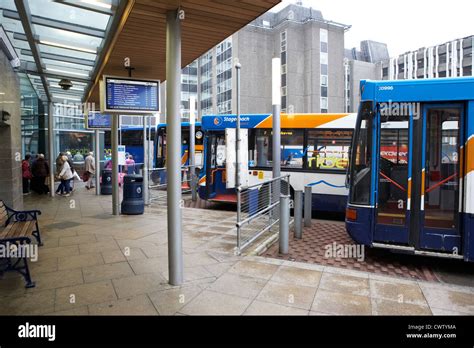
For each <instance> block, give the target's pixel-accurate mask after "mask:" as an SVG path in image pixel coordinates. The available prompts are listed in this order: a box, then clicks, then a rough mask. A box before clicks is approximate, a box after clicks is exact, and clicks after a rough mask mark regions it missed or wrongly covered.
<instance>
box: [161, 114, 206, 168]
mask: <svg viewBox="0 0 474 348" xmlns="http://www.w3.org/2000/svg"><path fill="white" fill-rule="evenodd" d="M189 127H190V124H189V122H182V123H181V165H182V166H187V165H189ZM194 127H195V130H194V131H195V134H194V144H195V146H194V151H195V153H194V156H195V157H194V163H195V164H196V167H197V168H198V169H199V168H201V167H202V158H203V145H202V144H203V139H204V135H203V132H202V130H201V123H200V122H196V124H195V125H194ZM155 154H156V156H155V157H156V161H155V168H164V167H165V166H166V123H160V124H158V126H157V132H156V138H155Z"/></svg>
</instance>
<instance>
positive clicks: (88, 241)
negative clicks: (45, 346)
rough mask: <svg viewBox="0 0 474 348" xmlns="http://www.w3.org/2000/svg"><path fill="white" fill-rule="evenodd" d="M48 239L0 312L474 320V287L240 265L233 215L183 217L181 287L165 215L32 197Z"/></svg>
mask: <svg viewBox="0 0 474 348" xmlns="http://www.w3.org/2000/svg"><path fill="white" fill-rule="evenodd" d="M25 202H26V206H27V208H39V209H41V210H42V211H43V214H42V216H41V219H40V224H41V226H42V232H43V236H44V239H45V245H44V247H42V248H40V254H39V259H38V261H37V262H35V263H33V262H32V263H31V265H32V275H33V278H34V280H35V281H36V284H37V285H36V287H35V288H33V289H25V288H24V282H23V279H22V278H21V277H19V276H18V275H16V274H14V273H8V274H6V275H5V276H4V278H3V279H0V314H2V315H28V314H30V315H31V314H58V315H61V314H62V315H88V314H90V315H119V314H130V315H175V314H183V315H193V314H225V315H231V314H235V315H241V314H245V315H255V314H266V315H308V314H310V315H331V314H338V315H353V314H357V315H359V314H363V315H397V314H402V315H417V314H435V315H438V314H453V315H456V314H474V289H473V288H471V287H461V286H452V285H445V284H439V283H434V282H425V281H418V280H416V281H415V280H407V279H402V278H399V277H387V276H382V275H377V274H373V273H368V272H359V271H351V270H345V269H341V268H336V267H331V266H322V265H315V264H307V263H298V262H292V261H285V260H278V259H269V258H263V257H249V256H245V257H236V256H234V254H233V249H234V246H235V232H234V230H233V229H234V213H232V212H226V211H212V210H202V209H192V208H184V209H183V222H184V241H183V248H184V253H185V254H184V266H185V270H184V272H185V283H184V285H183V286H181V287H172V286H170V285H169V284H168V283H167V230H166V228H167V226H166V211H165V208H163V207H160V206H153V207H151V208H148V209H147V210H146V212H145V214H144V215H141V216H119V217H113V216H111V215H110V211H111V199H110V197H104V196H101V197H96V196H95V195H94V194H93V193H92V192H85V191H83V190H82V189H80V188H78V190H77V191H76V193H75V194H74V195H73V196H71V197H68V198H65V197H56V198H54V199H51V198H48V197H41V198H39V197H35V196H28V197H27V198H26V199H25Z"/></svg>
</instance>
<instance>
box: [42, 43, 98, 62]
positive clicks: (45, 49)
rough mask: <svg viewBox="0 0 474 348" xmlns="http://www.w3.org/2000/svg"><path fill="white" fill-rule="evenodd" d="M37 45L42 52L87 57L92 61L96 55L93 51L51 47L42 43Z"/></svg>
mask: <svg viewBox="0 0 474 348" xmlns="http://www.w3.org/2000/svg"><path fill="white" fill-rule="evenodd" d="M38 46H39V48H40V51H41V52H44V53H51V54H59V55H62V56H69V57H75V58H81V59H88V60H93V61H95V59H96V57H97V55H96V54H94V53H87V52H79V51H74V50H70V49H67V48H60V47H53V46H48V45H42V44H39V45H38Z"/></svg>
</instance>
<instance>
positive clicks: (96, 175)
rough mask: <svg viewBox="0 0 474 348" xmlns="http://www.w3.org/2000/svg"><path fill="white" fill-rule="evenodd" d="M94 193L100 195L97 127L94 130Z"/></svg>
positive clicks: (98, 133)
mask: <svg viewBox="0 0 474 348" xmlns="http://www.w3.org/2000/svg"><path fill="white" fill-rule="evenodd" d="M94 145H95V146H94V147H95V149H94V155H95V157H94V158H95V194H96V195H97V196H99V195H100V132H99V130H98V129H96V130H95V144H94Z"/></svg>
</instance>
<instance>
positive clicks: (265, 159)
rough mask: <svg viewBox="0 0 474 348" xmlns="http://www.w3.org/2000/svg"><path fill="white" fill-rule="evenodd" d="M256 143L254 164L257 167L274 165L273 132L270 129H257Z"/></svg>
mask: <svg viewBox="0 0 474 348" xmlns="http://www.w3.org/2000/svg"><path fill="white" fill-rule="evenodd" d="M254 139H255V141H254V146H253V147H254V156H253V158H255V159H256V161H255V162H254V163H255V164H256V166H257V167H271V165H272V132H271V130H270V129H257V130H256V131H255V138H254Z"/></svg>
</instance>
